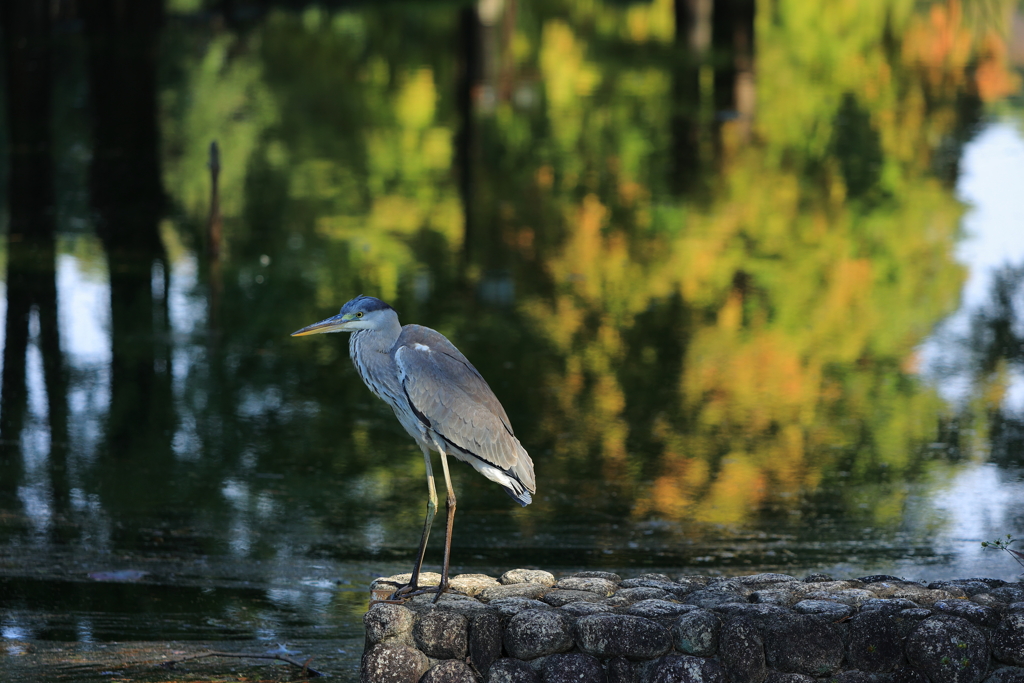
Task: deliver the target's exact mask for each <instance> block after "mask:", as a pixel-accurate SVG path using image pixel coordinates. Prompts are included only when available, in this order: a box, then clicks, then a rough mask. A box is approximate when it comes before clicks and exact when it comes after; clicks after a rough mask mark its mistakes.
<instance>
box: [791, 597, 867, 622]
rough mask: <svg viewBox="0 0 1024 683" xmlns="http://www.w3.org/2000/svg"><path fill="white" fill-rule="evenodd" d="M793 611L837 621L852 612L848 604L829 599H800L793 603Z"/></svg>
mask: <svg viewBox="0 0 1024 683" xmlns="http://www.w3.org/2000/svg"><path fill="white" fill-rule="evenodd" d="M793 611H794V612H798V613H800V614H811V615H814V616H816V617H819V618H821V619H828V620H829V621H839V620H840V619H845V618H846V617H848V616H850V615H851V614H853V613H854V611H855V610H854V609H853V608H852V607H850V606H849V605H844V604H843V603H841V602H833V601H831V600H801V601H800V602H798V603H796V604H795V605H793Z"/></svg>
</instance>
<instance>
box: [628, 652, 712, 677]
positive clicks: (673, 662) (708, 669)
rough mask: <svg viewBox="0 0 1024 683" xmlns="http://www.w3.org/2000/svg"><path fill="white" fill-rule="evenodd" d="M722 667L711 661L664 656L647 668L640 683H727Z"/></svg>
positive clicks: (689, 657) (686, 656) (682, 656)
mask: <svg viewBox="0 0 1024 683" xmlns="http://www.w3.org/2000/svg"><path fill="white" fill-rule="evenodd" d="M728 680H729V679H728V678H727V677H726V675H725V670H724V669H723V668H722V665H721V664H719V663H718V662H716V661H715V660H713V659H704V658H703V657H692V656H690V655H665V656H664V657H662V658H660V659H657V660H655V661H653V662H651V664H650V665H649V666H648V667H647V670H646V671H645V672H644V675H643V677H642V678H641V683H728Z"/></svg>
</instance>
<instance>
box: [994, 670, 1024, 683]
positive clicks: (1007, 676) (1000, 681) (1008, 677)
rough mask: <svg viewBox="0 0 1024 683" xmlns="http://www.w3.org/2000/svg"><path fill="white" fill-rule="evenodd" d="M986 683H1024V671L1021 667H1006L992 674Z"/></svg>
mask: <svg viewBox="0 0 1024 683" xmlns="http://www.w3.org/2000/svg"><path fill="white" fill-rule="evenodd" d="M984 683H1024V669H1022V668H1021V667H1019V666H1004V667H1002V668H1001V669H996V670H995V671H993V672H992V673H990V674H989V675H988V678H986V679H985V681H984Z"/></svg>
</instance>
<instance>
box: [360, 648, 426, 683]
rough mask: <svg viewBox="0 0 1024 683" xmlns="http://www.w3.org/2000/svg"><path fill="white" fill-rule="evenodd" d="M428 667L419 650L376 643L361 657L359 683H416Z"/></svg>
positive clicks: (424, 656) (423, 655)
mask: <svg viewBox="0 0 1024 683" xmlns="http://www.w3.org/2000/svg"><path fill="white" fill-rule="evenodd" d="M429 666H430V661H429V660H428V659H427V656H426V655H425V654H423V653H422V652H420V651H419V650H417V649H415V648H411V647H407V646H405V645H399V644H398V643H378V644H377V645H374V646H373V647H371V648H370V649H369V650H368V651H367V652H366V654H364V655H363V662H362V666H361V667H360V672H359V680H360V681H361V683H417V681H419V680H420V677H421V676H423V674H424V673H426V671H427V668H428V667H429Z"/></svg>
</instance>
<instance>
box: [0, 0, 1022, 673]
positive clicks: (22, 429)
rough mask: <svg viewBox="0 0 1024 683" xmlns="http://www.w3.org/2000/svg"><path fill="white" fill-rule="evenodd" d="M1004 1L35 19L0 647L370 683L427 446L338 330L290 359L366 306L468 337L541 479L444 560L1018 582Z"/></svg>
mask: <svg viewBox="0 0 1024 683" xmlns="http://www.w3.org/2000/svg"><path fill="white" fill-rule="evenodd" d="M678 4H679V5H685V4H686V3H678ZM996 4H997V5H998V4H999V3H996ZM1006 8H1007V12H1001V11H1000V12H995V13H993V14H992V15H991V16H989V15H987V14H986V15H984V16H980V15H975V14H973V10H970V11H969V10H968V9H961V7H960V5H959V4H958V3H948V4H947V3H944V2H936V3H926V4H924V5H920V4H918V5H908V4H907V3H903V2H896V1H893V2H885V1H883V0H878V1H877V2H870V3H864V2H861V1H857V2H854V1H853V0H850V2H838V3H829V4H828V6H824V7H816V6H811V5H808V4H807V3H790V2H776V3H762V2H758V3H756V4H755V3H748V4H744V3H734V4H733V5H729V6H727V7H722V8H717V9H716V13H715V14H714V16H713V17H712V18H711V19H710V20H708V19H707V18H704V19H701V20H693V19H691V18H688V17H686V16H678V15H676V13H675V12H674V5H673V3H671V2H665V1H664V0H656V1H655V2H650V3H644V2H638V3H619V2H608V3H585V4H575V3H534V2H526V1H519V2H513V1H512V0H506V1H505V2H486V3H484V2H482V3H480V4H478V5H470V4H466V5H445V4H442V5H437V4H428V3H423V4H417V3H409V4H384V5H372V6H371V5H365V6H354V7H344V8H336V7H331V6H316V5H304V4H303V5H302V6H301V7H298V8H297V7H296V3H290V4H288V7H280V8H277V7H275V6H274V4H273V3H269V4H267V5H265V6H260V8H259V9H256V8H254V7H248V6H246V7H245V8H242V7H241V6H239V7H237V8H236V9H235V10H233V11H231V12H228V13H227V14H224V13H221V12H219V11H215V10H214V9H211V8H208V7H205V6H203V5H202V4H201V3H192V2H187V1H185V0H174V1H173V2H170V3H169V4H168V6H167V7H166V8H165V16H164V17H163V18H162V19H160V18H159V17H156V16H148V15H144V14H140V15H138V16H127V17H122V18H121V19H120V20H110V19H109V17H108V19H107V20H103V19H102V17H98V15H95V14H93V13H91V12H90V11H85V12H83V13H82V15H81V16H66V17H65V16H58V17H57V18H56V19H55V22H54V24H53V25H52V26H51V27H50V30H51V31H52V35H53V39H52V40H51V41H48V42H45V43H44V45H43V48H42V54H44V55H46V61H48V64H49V70H48V72H46V77H45V78H43V79H37V80H35V81H32V82H31V84H29V85H25V82H23V81H17V80H15V79H13V78H12V76H11V73H12V72H11V71H10V70H11V69H15V68H17V63H15V62H13V61H12V62H11V64H9V65H8V69H9V71H8V81H7V82H8V88H7V92H6V94H5V97H6V99H5V102H6V103H7V109H6V110H5V112H6V113H5V116H6V119H5V121H4V125H5V127H6V129H7V131H8V136H7V142H6V143H5V145H6V146H5V147H4V148H3V152H4V155H5V158H6V160H7V163H6V171H5V173H6V175H5V176H4V177H5V179H6V184H5V186H4V188H3V191H4V192H5V194H4V195H3V197H4V201H5V202H6V204H5V206H6V217H7V218H6V220H7V226H8V230H7V239H6V241H5V243H4V244H5V252H4V254H5V259H6V263H7V269H6V273H7V275H6V279H5V283H4V297H3V298H2V301H3V306H4V308H3V311H4V315H5V319H6V327H5V329H4V332H3V334H4V337H3V339H4V357H3V376H2V390H0V393H2V395H0V445H2V454H0V546H2V552H0V629H2V630H0V633H2V635H3V638H4V641H3V642H4V643H5V644H6V647H7V650H6V652H7V653H8V655H10V656H9V657H8V659H7V663H6V664H5V663H2V662H0V667H3V666H7V667H12V666H16V665H17V662H23V661H28V660H25V659H19V658H23V657H28V656H30V655H29V654H27V653H28V652H29V650H30V648H31V647H37V648H39V650H38V651H39V652H42V651H44V650H45V651H46V652H49V653H50V655H51V656H57V657H58V658H59V655H53V650H52V648H54V647H55V645H54V644H55V643H58V644H59V643H65V644H69V645H68V646H71V645H73V647H76V648H79V650H76V652H78V653H79V654H81V652H82V651H81V650H80V648H83V647H86V646H88V647H93V646H92V645H90V644H108V643H109V644H113V643H114V642H124V641H131V642H140V641H142V642H150V643H161V642H164V641H176V642H183V641H191V642H193V643H204V644H205V643H210V642H219V641H223V642H231V643H233V644H237V643H242V644H243V646H244V645H245V644H246V643H248V644H250V645H251V647H253V648H254V649H256V650H259V649H267V648H271V649H272V648H274V647H277V646H278V644H282V643H292V645H290V646H289V647H293V648H297V649H305V651H306V652H316V653H317V655H318V656H319V657H321V659H324V658H326V661H327V662H329V663H330V665H331V666H337V667H338V668H337V670H336V672H340V674H341V675H343V676H352V675H353V673H352V672H353V671H354V667H355V663H356V661H357V659H356V658H357V657H358V653H359V648H360V646H359V638H360V636H361V633H362V625H361V621H360V616H361V614H362V611H363V610H364V609H365V604H366V603H365V601H366V598H367V594H366V587H367V585H368V583H369V581H370V580H372V578H373V577H374V576H378V575H381V574H392V573H397V572H401V571H408V569H409V568H410V566H411V563H412V560H413V552H414V550H415V545H416V543H417V540H418V538H419V533H420V524H421V519H422V514H423V511H424V507H425V502H426V488H425V482H424V466H423V461H422V457H421V455H420V453H419V451H418V449H417V448H416V447H415V445H414V444H413V442H412V440H411V439H410V438H409V437H408V436H407V435H406V434H405V433H404V432H403V431H402V429H401V427H400V426H399V424H398V422H397V421H396V420H395V419H394V416H393V415H392V414H391V412H390V409H389V408H388V407H387V406H386V405H385V404H383V403H382V402H380V401H377V400H376V399H374V398H373V396H372V395H371V394H370V393H369V392H368V391H367V389H366V388H365V387H364V386H363V385H362V382H361V381H360V380H359V378H358V376H357V375H356V373H355V371H354V370H353V368H352V367H351V364H350V361H349V359H348V354H347V344H346V341H347V340H346V339H345V338H344V335H324V336H322V337H312V338H301V339H299V338H291V337H289V336H288V335H289V333H290V332H292V331H293V330H296V329H298V328H300V327H302V326H304V325H307V324H309V323H311V322H314V321H317V320H320V319H322V318H325V317H327V316H329V315H331V314H333V313H334V312H336V311H337V309H338V308H339V307H340V306H341V304H343V303H344V302H345V301H346V300H348V299H349V298H351V297H352V296H354V295H356V294H359V293H365V294H370V295H375V296H379V297H381V298H383V299H385V300H387V301H388V302H390V303H391V304H392V305H393V306H394V307H395V308H396V309H398V311H399V312H400V315H401V318H402V321H403V322H406V323H410V322H415V323H420V324H424V325H428V326H430V327H434V328H436V329H438V330H439V331H441V332H442V333H444V334H445V335H447V336H448V337H449V338H450V339H452V341H453V342H454V343H455V344H456V345H457V346H459V348H460V349H461V350H462V351H463V352H464V353H465V354H466V355H467V356H468V357H469V358H470V359H471V360H472V362H473V363H474V364H475V365H476V366H477V367H478V368H479V369H480V371H481V372H482V374H483V375H484V376H485V377H486V378H487V379H488V381H489V382H490V384H491V386H492V387H493V389H494V390H495V393H496V394H497V395H498V397H499V398H500V399H501V401H502V403H503V404H504V406H505V408H506V410H507V412H508V414H509V416H510V418H511V420H512V423H513V425H514V427H515V429H516V432H517V434H518V436H519V437H520V439H521V440H522V442H523V444H524V446H525V447H526V448H527V449H528V450H529V451H530V453H531V455H532V456H533V459H534V462H535V464H536V471H537V478H538V491H537V495H536V496H535V498H534V503H533V504H532V505H530V506H529V507H526V508H519V507H517V506H514V505H513V504H512V503H511V501H509V500H508V498H507V497H506V496H504V495H502V494H501V493H500V491H498V490H497V488H496V487H495V485H494V484H492V483H490V482H488V481H486V480H485V479H483V478H482V477H480V476H479V475H477V474H476V473H475V472H474V471H472V470H471V469H470V468H468V467H465V466H464V465H461V464H458V463H456V464H455V465H454V468H453V471H452V474H453V477H454V480H455V487H456V489H457V491H458V495H459V514H458V517H457V519H456V530H455V538H454V543H453V558H454V559H453V562H454V563H455V565H456V571H457V572H464V571H465V572H492V573H494V572H501V571H504V570H506V569H508V568H512V567H517V566H534V567H542V568H545V569H549V570H554V571H568V570H573V569H579V568H581V567H587V568H604V569H610V570H614V571H618V572H620V573H622V574H624V575H635V574H638V573H642V572H645V571H666V572H669V573H683V572H699V573H713V574H731V573H740V572H753V571H781V572H788V573H791V574H794V575H797V576H802V575H803V574H805V573H807V572H810V571H824V572H828V573H831V574H833V575H835V576H837V577H856V576H860V575H864V574H869V573H872V574H873V573H887V574H896V575H901V576H907V577H909V578H915V579H922V580H927V579H937V578H949V577H959V576H989V577H996V578H1003V579H1007V580H1012V579H1014V578H1015V577H1016V576H1017V574H1018V573H1019V571H1020V567H1018V566H1017V565H1015V564H1014V563H1013V562H1012V560H1011V559H1010V558H1009V557H1008V556H1007V555H1006V554H1005V553H998V552H994V551H983V550H982V548H981V546H980V541H982V540H991V539H992V538H995V537H997V536H1003V535H1005V534H1007V533H1017V534H1018V535H1021V534H1024V530H1022V527H1024V505H1021V503H1020V501H1022V500H1024V460H1022V458H1024V456H1022V453H1024V429H1022V428H1024V423H1022V420H1024V412H1022V411H1024V398H1022V397H1024V374H1022V355H1021V349H1022V348H1024V344H1022V342H1024V324H1022V322H1021V321H1022V316H1024V287H1022V282H1024V240H1022V239H1021V238H1020V235H1021V234H1024V233H1021V228H1022V227H1024V216H1022V214H1021V209H1020V203H1019V197H1020V196H1021V192H1022V191H1024V187H1021V179H1022V177H1024V176H1022V175H1021V174H1020V173H1016V172H1015V169H1018V168H1020V167H1021V164H1022V162H1024V135H1022V134H1021V130H1022V126H1021V120H1022V118H1021V111H1022V110H1021V99H1020V95H1019V92H1020V83H1021V73H1022V65H1021V63H1020V62H1019V61H1014V60H1015V59H1018V60H1019V55H1020V54H1021V52H1020V42H1019V36H1017V37H1016V38H1015V37H1014V34H1013V32H1012V30H1011V29H1012V26H1013V24H1012V22H1011V21H1010V19H1007V18H1006V17H1011V14H1010V13H1009V12H1010V8H1012V5H1011V4H1006ZM1000 17H1003V18H1000ZM1017 22H1018V25H1019V24H1020V19H1019V17H1018V19H1017ZM16 29H17V27H15V29H12V30H16ZM1015 41H1016V42H1015ZM27 44H32V43H27ZM153 45H158V46H159V48H158V49H153V48H152V46H153ZM18 83H20V84H21V85H20V86H19V85H18ZM32 84H35V85H32ZM40 93H42V95H41V94H40ZM47 93H48V94H49V95H48V97H47V96H46V94H47ZM112 93H116V96H115V95H114V94H112ZM39 103H42V104H39ZM40 106H42V107H43V108H42V109H40V108H39V107H40ZM26 111H27V112H29V113H30V114H32V115H28V114H26ZM44 114H45V115H44ZM33 136H34V137H33ZM29 138H31V139H32V140H36V142H35V143H33V144H34V145H35V146H32V145H28V146H26V145H25V144H22V143H24V141H25V140H26V139H29ZM39 141H42V142H39ZM213 141H216V144H217V154H216V156H215V157H211V150H210V143H211V142H213ZM40 145H42V146H41V147H40ZM40 149H42V150H46V153H42V152H39V151H38V150H40ZM26 150H28V151H26ZM32 150H36V151H32ZM212 170H216V173H213V172H212ZM214 175H215V176H216V185H215V184H214V182H213V181H214ZM435 470H437V468H436V467H435ZM439 526H440V525H439ZM435 531H436V533H435V537H434V538H433V539H432V541H431V551H430V553H429V554H428V565H429V566H428V569H436V568H437V564H438V563H439V561H440V552H439V543H440V538H439V536H440V535H441V529H440V528H438V529H437V530H435ZM296 643H297V644H298V645H295V644H296ZM339 644H340V645H339ZM112 646H113V645H112ZM61 647H64V646H63V645H62V646H61ZM97 647H98V645H97ZM147 647H148V646H147ZM48 648H50V649H48ZM76 656H77V655H76ZM11 670H12V671H13V670H14V669H11ZM76 671H77V670H76ZM62 675H63V674H62ZM78 675H79V674H78V673H75V672H71V673H67V678H68V679H69V680H70V679H74V678H75V676H78ZM81 675H82V676H85V674H84V673H83V674H81ZM89 675H98V674H96V672H95V671H93V672H92V673H90V674H89Z"/></svg>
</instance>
